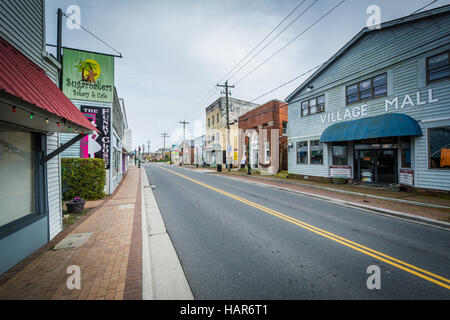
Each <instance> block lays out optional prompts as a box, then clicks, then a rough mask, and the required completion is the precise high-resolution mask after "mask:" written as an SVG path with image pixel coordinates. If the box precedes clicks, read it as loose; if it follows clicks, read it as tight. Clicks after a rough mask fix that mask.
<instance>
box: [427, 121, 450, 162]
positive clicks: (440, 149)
mask: <svg viewBox="0 0 450 320" xmlns="http://www.w3.org/2000/svg"><path fill="white" fill-rule="evenodd" d="M428 139H429V140H428V142H429V163H430V164H429V166H430V168H431V169H444V168H445V169H450V126H449V127H440V128H432V129H428Z"/></svg>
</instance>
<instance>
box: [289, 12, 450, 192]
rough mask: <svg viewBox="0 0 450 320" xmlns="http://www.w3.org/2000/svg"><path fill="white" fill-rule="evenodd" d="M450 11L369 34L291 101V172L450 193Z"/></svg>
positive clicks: (396, 23)
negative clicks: (396, 184) (398, 184)
mask: <svg viewBox="0 0 450 320" xmlns="http://www.w3.org/2000/svg"><path fill="white" fill-rule="evenodd" d="M449 31H450V6H443V7H440V8H436V9H433V10H429V11H424V12H422V13H418V14H415V15H411V16H408V17H403V18H401V19H397V20H393V21H389V22H386V23H383V24H381V28H380V29H374V30H370V29H368V28H364V29H363V30H362V31H361V32H359V33H358V34H357V35H356V36H355V37H354V38H353V39H352V40H351V41H350V42H348V43H347V44H346V45H345V46H344V47H343V48H342V49H341V50H340V51H339V52H337V53H336V54H335V55H334V56H333V57H332V58H331V59H330V60H328V61H327V62H326V63H325V64H323V65H322V67H321V68H319V69H318V70H317V71H316V72H315V73H314V74H313V75H311V76H310V77H309V78H308V79H307V80H306V81H305V82H304V83H303V84H302V85H301V86H300V87H298V88H297V89H296V90H295V91H294V92H293V93H292V94H290V95H289V96H288V97H287V98H286V101H287V102H288V104H289V107H288V115H289V123H288V129H287V130H288V136H289V144H288V146H289V148H288V157H289V161H288V163H289V164H288V171H289V173H290V174H297V175H300V176H303V177H305V178H306V177H308V178H310V177H320V178H323V177H327V178H333V177H343V178H346V179H353V180H355V181H358V182H361V183H363V182H365V183H386V184H388V183H400V184H403V185H405V186H410V187H415V188H423V189H433V190H446V191H449V190H450V164H449V161H450V160H449V157H450V154H449V152H450V70H449V50H450V41H449V40H450V37H449Z"/></svg>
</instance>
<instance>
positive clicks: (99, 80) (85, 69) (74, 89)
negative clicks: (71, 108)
mask: <svg viewBox="0 0 450 320" xmlns="http://www.w3.org/2000/svg"><path fill="white" fill-rule="evenodd" d="M62 79H63V80H62V85H63V88H62V91H63V93H64V94H65V95H66V96H67V97H68V98H69V99H74V100H86V101H99V102H113V93H114V57H112V56H107V55H103V54H98V53H91V52H86V51H79V50H72V49H64V51H63V77H62Z"/></svg>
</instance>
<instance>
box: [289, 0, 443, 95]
mask: <svg viewBox="0 0 450 320" xmlns="http://www.w3.org/2000/svg"><path fill="white" fill-rule="evenodd" d="M448 11H450V5H445V6H441V7H437V8H434V9H430V10H427V11H423V12H419V13H416V14H412V15H409V16H403V17H400V18H397V19H394V20H390V21H386V22H383V23H381V24H380V28H379V29H369V28H368V27H364V28H362V29H361V31H359V32H358V33H357V34H356V35H355V36H354V37H353V38H352V39H350V41H348V42H347V43H346V44H345V45H344V46H343V47H342V48H341V49H339V51H338V52H336V53H335V54H334V55H333V56H332V57H331V58H330V59H328V60H327V61H326V62H325V63H324V64H322V66H321V67H320V68H319V69H317V70H316V71H315V72H314V73H313V74H312V75H311V76H310V77H309V78H308V79H306V80H305V81H304V82H303V83H302V84H301V85H300V86H298V87H297V88H296V89H295V90H294V91H293V92H292V93H291V94H289V96H287V97H286V99H285V100H286V101H289V100H290V99H291V98H293V97H294V96H295V95H297V94H298V92H299V91H301V90H303V89H304V88H305V86H307V85H308V84H309V83H310V82H311V81H312V80H314V79H315V78H316V77H317V76H318V75H319V74H321V73H322V72H323V71H324V70H325V69H327V68H328V66H329V65H330V64H331V63H332V62H334V61H335V60H337V59H338V58H339V57H340V56H341V55H343V54H344V53H345V52H346V51H347V50H348V49H349V48H350V47H351V46H352V45H353V44H354V43H356V42H357V41H358V40H359V39H360V38H362V37H363V36H364V35H365V34H366V33H370V32H377V31H379V30H381V29H386V28H391V27H394V26H398V25H400V24H403V23H407V22H411V21H416V20H420V19H424V18H427V17H430V16H433V15H437V14H442V13H445V12H448Z"/></svg>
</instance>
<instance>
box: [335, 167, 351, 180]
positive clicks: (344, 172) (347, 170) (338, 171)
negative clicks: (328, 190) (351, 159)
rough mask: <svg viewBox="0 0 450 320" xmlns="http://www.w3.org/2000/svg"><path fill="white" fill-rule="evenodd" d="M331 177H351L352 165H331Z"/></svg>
mask: <svg viewBox="0 0 450 320" xmlns="http://www.w3.org/2000/svg"><path fill="white" fill-rule="evenodd" d="M330 177H332V178H338V177H340V178H349V179H350V178H351V177H352V167H350V166H330Z"/></svg>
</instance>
